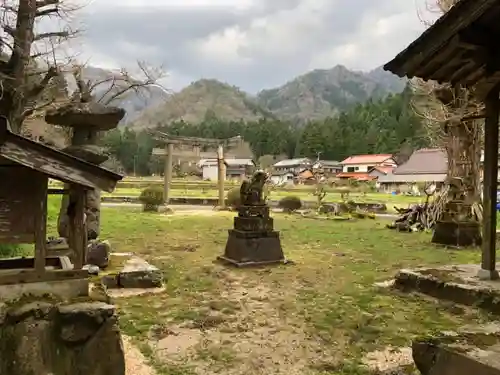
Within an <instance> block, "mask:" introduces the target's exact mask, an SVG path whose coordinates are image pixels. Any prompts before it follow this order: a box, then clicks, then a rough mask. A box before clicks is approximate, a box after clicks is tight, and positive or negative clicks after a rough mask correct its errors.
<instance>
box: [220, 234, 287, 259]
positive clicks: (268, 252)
mask: <svg viewBox="0 0 500 375" xmlns="http://www.w3.org/2000/svg"><path fill="white" fill-rule="evenodd" d="M217 260H219V261H221V262H223V263H226V264H229V265H233V266H236V267H252V266H253V267H255V266H263V265H269V264H280V263H281V264H286V263H289V261H287V260H286V259H285V256H284V255H283V249H282V248H281V241H280V238H279V233H278V232H276V231H273V232H260V233H257V232H241V231H237V230H230V231H229V238H228V240H227V243H226V249H225V251H224V255H223V256H219V257H218V258H217Z"/></svg>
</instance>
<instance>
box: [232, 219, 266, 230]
mask: <svg viewBox="0 0 500 375" xmlns="http://www.w3.org/2000/svg"><path fill="white" fill-rule="evenodd" d="M234 229H236V230H240V231H248V232H272V231H273V230H274V220H273V218H271V217H239V216H237V217H235V218H234Z"/></svg>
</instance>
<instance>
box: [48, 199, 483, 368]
mask: <svg viewBox="0 0 500 375" xmlns="http://www.w3.org/2000/svg"><path fill="white" fill-rule="evenodd" d="M49 206H50V215H49V221H50V228H51V231H53V232H54V233H55V220H56V215H57V212H56V210H57V207H56V206H57V204H56V203H55V202H54V201H51V202H50V204H49ZM233 215H234V214H233V213H229V212H212V211H207V212H204V213H201V212H200V213H199V214H197V215H193V214H187V213H182V212H179V213H174V214H173V215H168V216H167V215H160V214H145V213H142V212H140V211H139V209H136V210H133V209H129V208H103V211H102V238H103V239H108V240H109V241H110V242H111V244H112V247H113V249H114V251H117V252H133V253H136V254H137V255H139V256H141V257H143V258H144V259H146V260H147V261H149V262H150V263H152V264H154V265H155V266H157V267H159V268H160V269H161V270H162V271H163V273H164V276H165V280H166V290H165V292H163V293H161V294H151V295H143V296H136V297H129V298H120V299H116V301H115V303H116V304H117V306H118V309H119V313H120V324H121V327H122V330H123V333H124V334H126V335H128V336H130V337H132V338H133V340H134V341H135V343H136V344H137V345H138V346H139V347H140V348H141V349H142V351H143V353H144V354H145V355H146V357H147V358H148V359H149V360H150V361H151V364H152V365H153V366H154V367H155V368H156V370H157V371H158V374H160V375H167V374H170V375H192V374H249V375H253V374H255V375H256V374H287V375H298V374H303V375H307V374H311V375H313V374H314V375H319V374H339V375H354V374H358V375H361V374H369V373H372V372H368V370H366V366H363V365H362V363H363V361H365V362H366V361H367V359H366V354H367V353H369V352H374V351H377V350H379V351H384V350H385V349H387V348H388V347H392V348H401V347H408V346H409V345H410V343H411V340H412V339H413V338H415V337H418V336H422V335H426V334H430V333H432V332H435V331H439V330H453V329H456V328H457V327H458V326H460V325H464V324H473V323H481V322H483V321H486V320H488V318H489V317H488V316H487V315H486V313H483V312H478V311H475V310H472V309H469V308H465V307H461V306H456V305H454V304H452V303H443V302H438V301H436V300H433V299H429V298H426V297H422V296H418V295H407V294H398V293H396V292H394V291H391V290H387V289H383V288H380V287H375V286H374V285H373V284H374V283H375V282H379V281H384V280H387V279H390V278H392V277H393V276H394V275H395V274H396V272H397V271H398V270H399V269H400V268H406V267H414V266H423V265H444V264H460V263H468V262H479V259H480V254H479V251H477V250H461V251H451V250H444V249H441V248H436V247H434V246H432V245H431V244H430V234H427V233H398V232H395V231H390V230H388V229H385V228H384V225H385V224H386V222H385V221H383V220H359V221H338V222H337V221H319V220H312V219H306V218H302V217H300V216H298V215H291V216H285V215H280V214H276V215H274V217H275V228H276V229H277V230H279V231H280V232H281V238H282V244H283V248H284V251H285V255H286V256H287V257H288V258H290V259H291V260H293V261H294V262H295V264H294V265H288V266H280V267H271V268H263V269H233V268H226V267H223V266H222V265H219V264H215V263H213V261H214V260H215V258H216V257H217V255H219V254H221V253H222V252H223V250H224V245H225V242H226V239H227V229H229V228H231V226H232V217H233ZM372 357H373V356H372ZM372 357H370V358H372ZM379 357H383V355H379ZM373 358H375V359H373ZM373 358H372V360H371V361H372V362H373V361H375V362H377V361H379V362H383V361H384V359H383V358H379V359H378V360H377V355H376V354H375V356H374V357H373ZM368 362H369V363H368ZM368 362H366V363H368V364H370V363H372V362H370V361H368ZM411 371H412V370H411V369H409V370H408V373H412V372H411Z"/></svg>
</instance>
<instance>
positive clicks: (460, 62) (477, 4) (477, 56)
mask: <svg viewBox="0 0 500 375" xmlns="http://www.w3.org/2000/svg"><path fill="white" fill-rule="evenodd" d="M499 18H500V0H459V1H458V2H457V3H456V4H455V5H454V6H453V7H452V8H451V9H450V10H449V11H448V12H447V13H446V14H445V15H443V16H442V17H441V18H440V19H438V20H437V21H436V22H435V23H434V24H433V25H432V26H431V27H429V28H428V29H427V30H426V31H425V32H424V33H422V35H421V36H420V37H419V38H418V39H416V40H415V41H414V42H412V43H411V44H410V45H409V46H408V47H407V48H406V49H405V50H404V51H402V52H401V53H399V54H398V55H397V56H396V57H395V58H394V59H393V60H392V61H390V62H389V63H387V64H386V65H385V66H384V69H385V70H388V71H390V72H393V73H394V74H396V75H398V76H400V77H404V76H406V77H408V78H413V77H420V78H422V79H424V80H435V81H437V82H440V83H444V82H449V83H451V84H453V85H454V84H461V85H464V86H467V87H471V86H473V85H477V87H478V89H480V90H481V91H483V92H487V91H489V89H491V88H492V87H493V86H495V85H496V84H498V83H499V82H500V73H499V71H500V52H499V51H498V48H497V43H498V42H497V39H498V37H500V22H498V20H499Z"/></svg>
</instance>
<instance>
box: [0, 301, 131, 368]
mask: <svg viewBox="0 0 500 375" xmlns="http://www.w3.org/2000/svg"><path fill="white" fill-rule="evenodd" d="M0 374H6V375H7V374H8V375H42V374H51V375H125V360H124V353H123V346H122V340H121V335H120V330H119V328H118V322H117V316H116V314H115V309H114V306H111V305H108V304H105V303H101V302H94V301H84V302H73V303H58V302H55V301H51V300H50V299H49V298H41V299H31V300H30V301H28V300H25V301H17V302H15V303H12V304H2V303H1V302H0Z"/></svg>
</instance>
